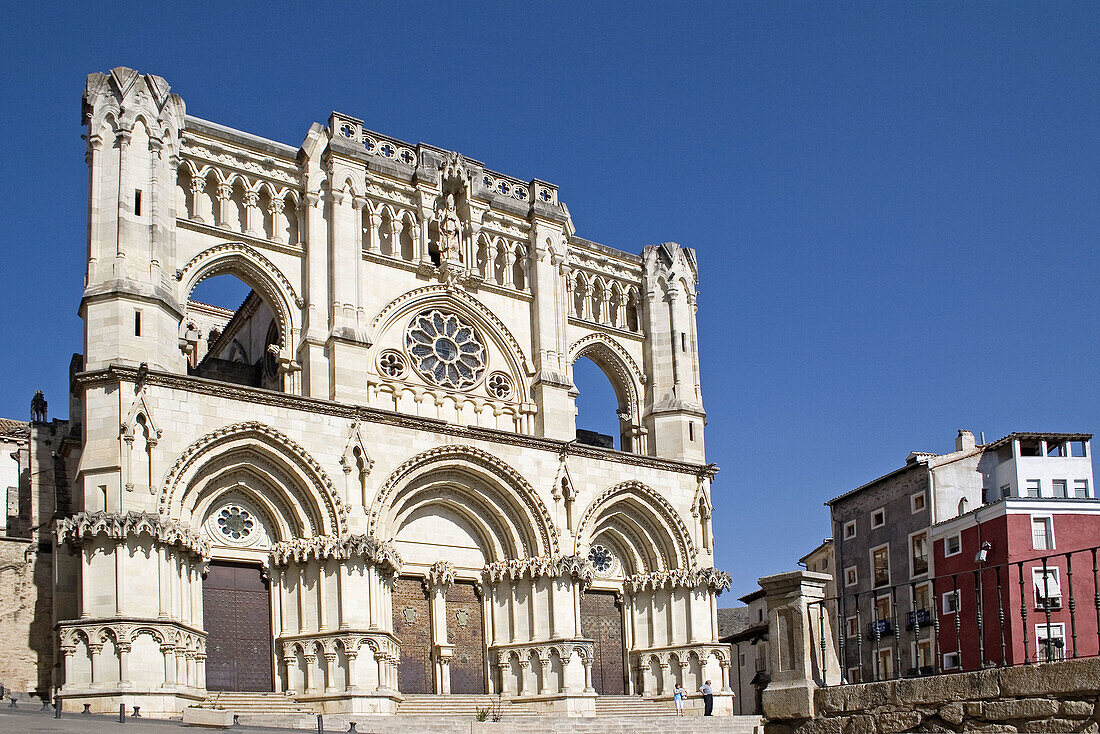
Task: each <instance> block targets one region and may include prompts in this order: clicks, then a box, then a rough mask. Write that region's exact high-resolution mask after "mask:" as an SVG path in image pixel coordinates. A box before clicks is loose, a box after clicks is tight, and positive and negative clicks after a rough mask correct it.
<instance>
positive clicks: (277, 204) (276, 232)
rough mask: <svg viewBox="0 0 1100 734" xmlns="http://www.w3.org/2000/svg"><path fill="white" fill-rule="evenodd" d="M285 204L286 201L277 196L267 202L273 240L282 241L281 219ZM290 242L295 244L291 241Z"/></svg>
mask: <svg viewBox="0 0 1100 734" xmlns="http://www.w3.org/2000/svg"><path fill="white" fill-rule="evenodd" d="M285 206H286V202H285V201H284V200H282V199H280V198H279V197H277V196H276V197H272V199H271V203H270V204H268V207H267V214H268V216H270V217H271V239H272V241H274V242H282V241H283V233H282V227H281V224H282V222H281V220H282V218H283V208H284V207H285ZM290 244H292V245H293V244H295V243H293V242H291V243H290Z"/></svg>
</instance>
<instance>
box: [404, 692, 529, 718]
mask: <svg viewBox="0 0 1100 734" xmlns="http://www.w3.org/2000/svg"><path fill="white" fill-rule="evenodd" d="M496 705H497V698H496V696H488V695H482V694H463V693H451V694H448V695H445V696H437V695H432V694H405V700H404V701H402V702H401V705H400V706H399V707H398V709H397V715H398V716H428V717H434V718H438V717H440V716H468V717H470V718H473V717H474V716H475V715H476V714H477V710H478V709H479V708H487V709H489V710H490V711H491V710H492V708H493V707H494V706H496ZM500 711H501V714H502V715H503V716H504V717H506V718H512V717H513V716H538V712H537V711H535V710H534V709H532V708H531V707H530V706H528V705H527V704H524V703H513V702H511V701H509V700H508V699H507V698H503V697H502V698H501V699H500Z"/></svg>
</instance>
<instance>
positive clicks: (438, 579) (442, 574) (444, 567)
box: [428, 561, 455, 588]
mask: <svg viewBox="0 0 1100 734" xmlns="http://www.w3.org/2000/svg"><path fill="white" fill-rule="evenodd" d="M454 580H455V567H454V565H453V564H451V563H449V562H447V561H436V562H435V563H433V564H432V567H431V569H429V570H428V585H429V586H431V587H444V588H446V587H448V586H450V585H451V584H453V583H454Z"/></svg>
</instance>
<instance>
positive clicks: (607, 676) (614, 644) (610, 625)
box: [581, 591, 626, 696]
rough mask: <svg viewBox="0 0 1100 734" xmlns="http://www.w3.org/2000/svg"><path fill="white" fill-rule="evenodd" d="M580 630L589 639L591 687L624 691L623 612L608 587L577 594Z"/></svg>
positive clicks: (613, 692) (600, 690) (610, 692)
mask: <svg viewBox="0 0 1100 734" xmlns="http://www.w3.org/2000/svg"><path fill="white" fill-rule="evenodd" d="M581 634H582V635H584V636H585V637H587V638H588V639H590V640H592V643H593V657H594V659H593V661H592V687H593V688H595V689H596V693H599V694H600V695H604V696H621V695H623V694H625V693H626V676H625V668H624V665H623V657H624V648H623V615H622V611H621V610H620V609H619V605H618V603H617V602H616V601H615V593H614V592H611V591H586V592H584V593H583V594H582V595H581Z"/></svg>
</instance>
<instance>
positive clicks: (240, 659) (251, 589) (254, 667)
mask: <svg viewBox="0 0 1100 734" xmlns="http://www.w3.org/2000/svg"><path fill="white" fill-rule="evenodd" d="M260 571H261V568H260V566H252V565H246V564H240V563H220V562H217V561H215V562H212V563H211V564H210V567H209V570H208V572H207V574H206V578H205V579H203V582H202V614H203V626H204V627H205V628H206V687H207V689H209V690H211V691H272V690H274V688H273V683H274V675H273V669H272V660H271V656H272V648H273V645H274V641H273V640H272V636H271V592H270V590H269V589H268V586H267V582H266V581H265V580H264V579H263V577H262V576H261V574H260Z"/></svg>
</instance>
